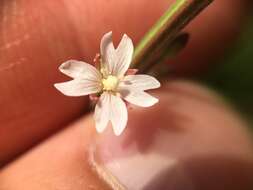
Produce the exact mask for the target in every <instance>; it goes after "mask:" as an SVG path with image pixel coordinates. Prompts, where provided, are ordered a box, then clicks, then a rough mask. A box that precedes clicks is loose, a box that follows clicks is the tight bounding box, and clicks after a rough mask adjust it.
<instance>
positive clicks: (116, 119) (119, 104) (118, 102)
mask: <svg viewBox="0 0 253 190" xmlns="http://www.w3.org/2000/svg"><path fill="white" fill-rule="evenodd" d="M110 109H111V114H110V120H111V122H112V127H113V131H114V134H115V135H117V136H119V135H120V134H121V133H122V132H123V130H124V129H125V128H126V124H127V108H126V104H125V102H124V101H123V100H122V99H121V98H120V97H118V96H114V95H111V108H110Z"/></svg>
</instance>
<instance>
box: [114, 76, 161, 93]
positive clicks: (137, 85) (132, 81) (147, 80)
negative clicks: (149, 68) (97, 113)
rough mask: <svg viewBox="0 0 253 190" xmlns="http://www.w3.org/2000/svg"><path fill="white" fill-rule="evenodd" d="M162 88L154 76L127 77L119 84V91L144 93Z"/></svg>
mask: <svg viewBox="0 0 253 190" xmlns="http://www.w3.org/2000/svg"><path fill="white" fill-rule="evenodd" d="M160 86H161V84H160V82H159V81H158V80H157V79H155V78H154V77H152V76H149V75H127V76H125V77H124V78H123V79H122V80H121V82H120V84H119V89H129V90H134V91H136V90H139V91H143V90H148V89H155V88H159V87H160Z"/></svg>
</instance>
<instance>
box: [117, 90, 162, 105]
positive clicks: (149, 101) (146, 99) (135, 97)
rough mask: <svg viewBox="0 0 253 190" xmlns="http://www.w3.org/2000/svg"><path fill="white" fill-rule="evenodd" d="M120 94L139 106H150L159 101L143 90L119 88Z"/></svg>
mask: <svg viewBox="0 0 253 190" xmlns="http://www.w3.org/2000/svg"><path fill="white" fill-rule="evenodd" d="M121 95H122V97H123V98H124V99H125V100H126V101H128V102H130V103H131V104H134V105H137V106H141V107H150V106H153V105H154V104H156V103H157V102H158V101H159V100H158V99H157V98H155V97H153V96H151V95H149V94H148V93H146V92H144V91H129V90H121Z"/></svg>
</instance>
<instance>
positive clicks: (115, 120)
mask: <svg viewBox="0 0 253 190" xmlns="http://www.w3.org/2000/svg"><path fill="white" fill-rule="evenodd" d="M94 119H95V122H96V129H97V131H98V132H102V131H104V129H105V128H106V126H107V124H108V121H109V120H110V121H111V122H112V127H113V131H114V133H115V135H120V134H121V133H122V132H123V130H124V129H125V127H126V123H127V108H126V104H125V103H124V101H123V100H122V99H121V98H120V97H118V96H115V95H112V94H110V93H108V92H104V93H103V94H102V95H101V96H100V98H99V101H98V103H97V105H96V108H95V114H94Z"/></svg>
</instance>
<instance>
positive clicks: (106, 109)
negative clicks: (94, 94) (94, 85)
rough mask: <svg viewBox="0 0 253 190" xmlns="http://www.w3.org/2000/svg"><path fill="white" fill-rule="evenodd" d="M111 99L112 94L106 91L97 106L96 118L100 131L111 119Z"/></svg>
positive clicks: (97, 127)
mask: <svg viewBox="0 0 253 190" xmlns="http://www.w3.org/2000/svg"><path fill="white" fill-rule="evenodd" d="M110 99H111V98H110V94H109V93H107V92H104V93H103V94H102V95H101V96H100V98H99V100H98V103H97V105H96V107H95V113H94V119H95V123H96V129H97V131H98V132H99V133H101V132H103V131H104V130H105V128H106V126H107V124H108V121H109V119H110Z"/></svg>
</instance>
